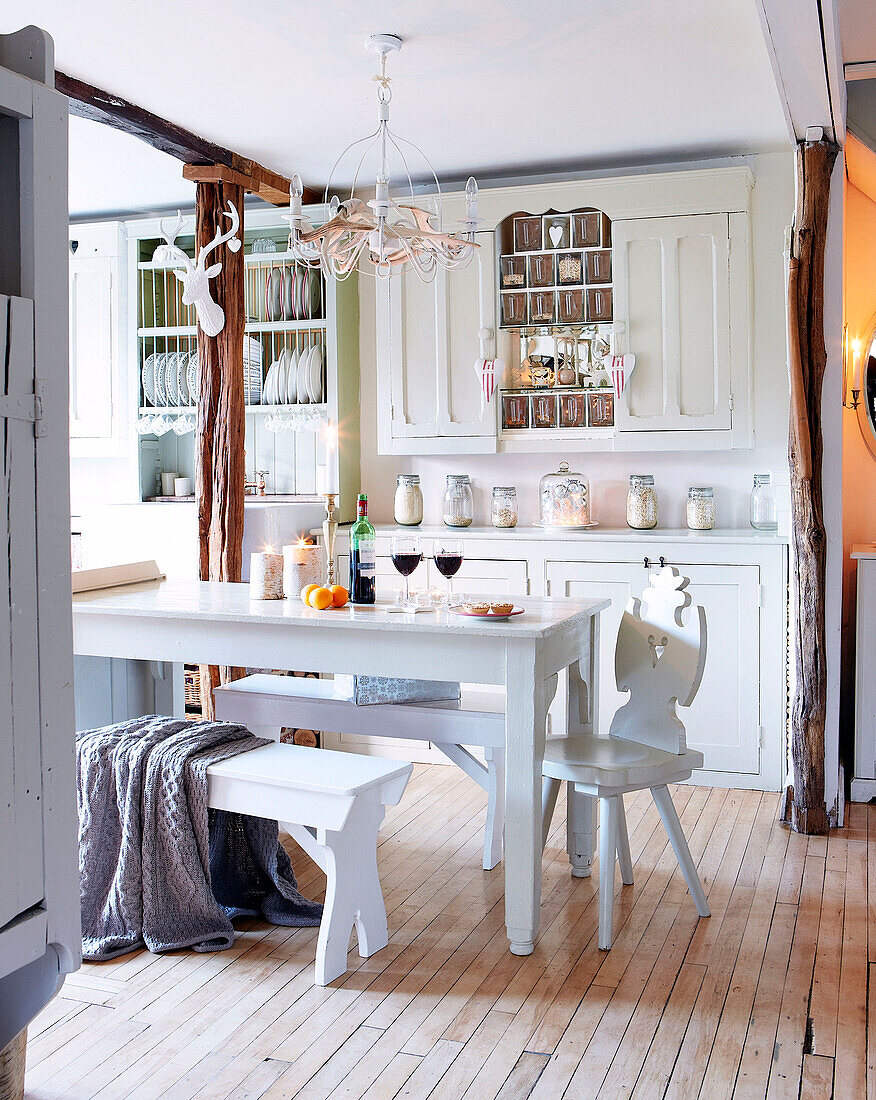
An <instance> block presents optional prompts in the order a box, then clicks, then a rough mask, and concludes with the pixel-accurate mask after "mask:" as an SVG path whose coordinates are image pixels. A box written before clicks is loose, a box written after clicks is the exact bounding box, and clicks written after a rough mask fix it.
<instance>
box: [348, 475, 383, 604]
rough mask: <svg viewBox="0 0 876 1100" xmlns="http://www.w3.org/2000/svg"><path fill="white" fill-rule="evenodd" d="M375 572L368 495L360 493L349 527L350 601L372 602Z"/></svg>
mask: <svg viewBox="0 0 876 1100" xmlns="http://www.w3.org/2000/svg"><path fill="white" fill-rule="evenodd" d="M376 574H377V545H376V543H375V540H374V527H373V526H372V525H371V522H370V521H369V519H368V497H367V496H366V495H365V494H364V493H360V494H359V499H358V500H357V501H356V522H355V523H354V524H353V526H352V527H351V528H350V602H351V603H374V601H375V595H376V593H375V588H376V584H375V581H376Z"/></svg>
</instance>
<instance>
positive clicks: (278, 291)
mask: <svg viewBox="0 0 876 1100" xmlns="http://www.w3.org/2000/svg"><path fill="white" fill-rule="evenodd" d="M271 311H272V313H271V320H272V321H281V320H282V319H283V271H282V268H279V267H275V268H274V270H273V271H272V272H271Z"/></svg>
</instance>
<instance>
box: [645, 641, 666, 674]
mask: <svg viewBox="0 0 876 1100" xmlns="http://www.w3.org/2000/svg"><path fill="white" fill-rule="evenodd" d="M648 645H649V646H650V647H651V667H652V668H656V667H657V662H658V661H659V660H660V658H661V657H662V656H663V654H664V653H665V651H666V647H667V646H668V645H669V639H668V638H667V637H666V635H664V636H663V637H662V638H661V639H660V641H659V642H658V641H657V639H656V638H655V637H654V635H653V634H649V635H648Z"/></svg>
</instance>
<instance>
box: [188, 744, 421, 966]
mask: <svg viewBox="0 0 876 1100" xmlns="http://www.w3.org/2000/svg"><path fill="white" fill-rule="evenodd" d="M412 770H413V765H412V764H408V763H405V762H403V761H399V760H384V759H381V758H380V757H375V756H356V755H354V754H351V753H347V752H331V751H329V750H326V749H310V748H304V747H302V746H301V745H285V744H276V745H264V746H262V747H261V748H258V749H253V750H252V751H251V752H244V753H241V754H240V755H239V756H233V757H231V758H229V759H228V760H222V761H221V762H219V763H218V764H211V765H210V766H209V768H208V769H207V798H208V804H209V805H210V806H211V807H213V808H214V809H217V810H232V811H235V812H237V813H242V814H251V815H252V816H254V817H267V818H276V819H277V821H278V822H279V823H280V826H281V827H282V828H284V829H285V830H286V831H287V832H288V833H289V834H290V835H291V836H293V837H294V838H295V840H296V841H298V843H299V844H300V845H301V847H302V848H303V849H304V850H305V851H306V852H307V854H308V855H309V856H310V857H311V858H312V859H313V860H314V861H315V862H316V863H317V864H319V866H320V867H321V868H322V869H323V870H324V871H325V875H326V890H325V909H324V912H323V917H322V922H321V924H320V926H319V936H318V938H317V941H316V976H315V981H316V984H317V985H328V983H329V982H332V981H334V980H335V978H338V977H340V976H341V974H343V973H344V972H345V971H346V969H347V949H348V947H349V944H350V932H351V931H352V929H353V926H354V925H355V928H356V937H357V939H358V946H359V954H360V955H361V956H362V957H363V958H365V957H367V956H368V955H373V954H374V952H375V951H379V950H380V949H381V948H383V947H386V945H387V943H388V942H389V936H388V930H387V925H386V906H385V905H384V901H383V893H382V891H381V889H380V879H379V877H378V874H377V831H378V829H379V828H380V823H381V822H382V821H383V812H384V807H385V806H395V805H396V804H397V803H398V801H399V800H400V799H401V796H402V794H403V793H404V789H405V787H406V786H407V782H408V779H409V778H410V774H411V771H412Z"/></svg>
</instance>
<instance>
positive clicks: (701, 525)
mask: <svg viewBox="0 0 876 1100" xmlns="http://www.w3.org/2000/svg"><path fill="white" fill-rule="evenodd" d="M687 525H688V527H689V528H690V530H691V531H711V530H712V528H713V527H714V526H715V490H714V489H713V488H712V486H711V485H691V487H690V488H689V489H688V491H687Z"/></svg>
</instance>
